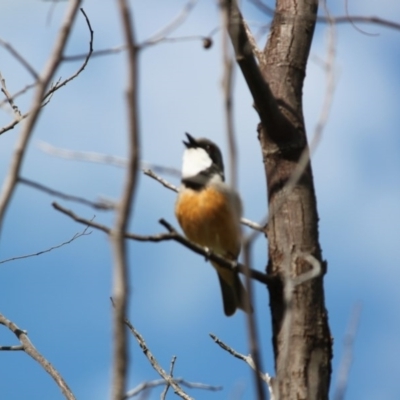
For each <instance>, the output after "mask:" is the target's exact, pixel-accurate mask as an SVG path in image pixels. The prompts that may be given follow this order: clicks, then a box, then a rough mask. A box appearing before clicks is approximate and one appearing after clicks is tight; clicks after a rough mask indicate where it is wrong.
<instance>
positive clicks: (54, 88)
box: [0, 0, 93, 135]
mask: <svg viewBox="0 0 400 400" xmlns="http://www.w3.org/2000/svg"><path fill="white" fill-rule="evenodd" d="M75 1H79V4H80V3H81V2H82V0H75ZM80 11H81V12H82V14H83V15H84V17H85V19H86V23H87V25H88V28H89V31H90V41H89V52H88V54H87V55H86V58H85V61H84V62H83V64H82V66H81V67H80V68H79V69H78V70H77V71H76V72H75V73H74V74H73V75H71V76H70V77H69V78H67V79H65V80H63V81H61V80H59V81H58V82H57V83H56V84H55V85H52V86H51V87H50V89H49V90H47V92H46V91H45V90H46V89H47V87H48V86H49V84H50V82H51V79H52V77H50V79H49V80H48V81H47V82H46V85H43V79H38V80H37V81H36V84H39V83H40V85H41V86H40V88H37V91H36V93H39V91H40V92H41V93H42V99H40V102H41V105H40V107H44V106H46V105H47V104H48V103H49V101H50V99H51V97H52V96H53V94H54V93H55V92H56V91H57V90H59V89H60V88H61V87H63V86H65V85H66V84H67V83H69V82H70V81H72V80H73V79H75V78H76V77H77V76H78V75H79V74H80V73H81V72H82V71H83V70H84V69H85V67H86V65H87V63H88V61H89V58H90V56H91V53H92V51H93V31H92V28H91V26H90V22H89V19H88V17H87V15H86V14H85V11H84V10H83V9H82V8H81V9H80ZM74 18H75V16H74ZM70 28H71V26H70V27H68V35H69V31H70ZM61 32H62V30H61ZM61 32H60V35H61ZM59 56H60V59H59V60H58V64H59V63H60V62H62V61H63V60H62V59H61V57H62V54H59ZM57 67H58V65H57V66H56V68H55V69H57ZM54 72H55V71H53V74H52V75H54ZM42 87H44V90H42ZM34 101H39V99H36V97H35V100H34ZM32 104H34V103H32ZM32 111H33V108H32V107H31V110H30V111H28V112H27V113H25V114H23V115H22V116H21V118H20V119H15V120H14V121H12V122H11V123H9V124H8V125H6V126H4V127H2V128H1V129H0V135H1V134H3V133H4V132H7V131H9V130H11V129H14V127H15V126H16V125H17V124H19V123H20V122H21V121H22V120H23V119H25V118H27V117H28V116H29V115H30V113H31V112H32ZM35 113H36V111H35ZM34 119H35V120H36V117H35V118H34Z"/></svg>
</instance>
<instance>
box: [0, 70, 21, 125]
mask: <svg viewBox="0 0 400 400" xmlns="http://www.w3.org/2000/svg"><path fill="white" fill-rule="evenodd" d="M0 81H1V91H2V92H3V93H4V96H6V99H7V101H8V103H9V104H10V107H11V108H12V110H13V112H14V114H15V119H16V120H21V119H22V115H21V111H19V109H18V107H17V106H16V105H15V103H14V100H13V98H12V96H11V94H10V92H9V91H8V90H7V86H6V80H5V79H4V78H3V75H2V74H1V72H0Z"/></svg>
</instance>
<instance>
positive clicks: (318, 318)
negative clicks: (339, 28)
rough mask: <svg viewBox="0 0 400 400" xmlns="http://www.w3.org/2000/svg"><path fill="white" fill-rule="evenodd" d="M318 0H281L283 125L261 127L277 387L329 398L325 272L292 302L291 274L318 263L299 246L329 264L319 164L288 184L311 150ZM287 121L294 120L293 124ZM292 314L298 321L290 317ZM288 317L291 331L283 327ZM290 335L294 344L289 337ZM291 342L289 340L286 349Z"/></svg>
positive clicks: (288, 394)
mask: <svg viewBox="0 0 400 400" xmlns="http://www.w3.org/2000/svg"><path fill="white" fill-rule="evenodd" d="M317 6H318V2H317V1H314V0H300V1H296V0H278V1H277V8H276V12H275V16H274V19H273V23H272V27H271V33H270V38H269V40H268V43H267V45H266V47H265V50H264V55H265V65H263V67H262V74H263V76H264V78H265V80H266V82H268V84H269V87H270V89H271V91H272V93H273V95H274V97H275V99H276V101H277V104H278V107H279V110H280V112H281V113H282V117H283V118H285V119H286V121H288V122H289V124H288V125H287V126H286V129H285V131H281V130H280V126H279V125H278V126H275V127H272V128H273V129H270V127H264V126H260V130H259V133H260V135H259V138H260V142H261V147H262V152H263V159H264V165H265V173H266V176H267V182H268V201H269V210H270V211H269V212H270V214H271V218H270V221H269V223H268V227H267V236H268V245H269V249H268V255H269V263H268V267H267V272H268V273H269V274H274V275H278V276H279V277H281V283H282V284H280V285H279V284H278V285H276V286H275V287H270V307H271V313H272V326H273V345H274V354H275V368H276V376H277V380H276V385H275V388H274V389H275V390H277V391H278V393H279V399H308V400H312V399H328V391H329V383H330V376H331V364H330V363H331V358H332V343H331V336H330V331H329V326H328V318H327V312H326V309H325V300H324V291H323V278H322V276H321V277H318V278H316V279H313V280H309V281H307V282H305V283H303V284H300V285H298V286H296V287H295V288H294V290H293V297H292V299H291V302H290V304H287V303H286V302H285V296H284V291H283V288H284V282H285V280H284V277H285V274H286V273H289V276H291V277H295V276H299V275H300V274H302V273H304V272H306V271H307V270H309V269H310V264H309V263H307V262H305V261H304V260H302V259H301V258H296V256H295V254H296V253H298V252H301V253H305V254H311V255H313V256H314V257H315V258H316V259H317V260H318V261H319V262H320V263H321V265H322V266H323V267H322V271H323V272H325V264H324V262H323V260H322V255H321V249H320V245H319V238H318V214H317V205H316V198H315V191H314V183H313V176H312V170H311V164H310V163H309V162H308V163H307V166H306V168H305V170H304V172H303V174H302V175H301V178H300V179H299V181H298V182H297V183H296V184H295V186H294V187H293V189H292V190H290V188H289V189H288V188H287V187H285V184H286V183H287V182H288V180H289V179H290V177H291V176H292V175H293V174H294V172H295V170H296V168H297V166H298V163H299V160H300V157H301V155H302V154H303V152H308V145H307V138H306V134H305V126H304V118H303V110H302V88H303V82H304V77H305V69H306V64H307V58H308V55H309V50H310V46H311V41H312V37H313V33H314V27H315V20H316V14H317ZM285 125H286V124H285ZM287 312H290V314H291V316H290V321H289V322H288V324H287V325H286V321H284V319H285V316H286V317H287V315H286V313H287ZM284 322H285V329H289V332H286V335H287V336H286V338H285V329H282V328H283V325H284ZM285 341H286V342H285ZM285 346H287V347H286V348H285Z"/></svg>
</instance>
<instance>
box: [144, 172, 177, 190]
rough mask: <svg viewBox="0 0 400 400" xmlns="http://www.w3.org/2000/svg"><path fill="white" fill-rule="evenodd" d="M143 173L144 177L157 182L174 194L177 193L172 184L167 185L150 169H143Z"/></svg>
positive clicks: (166, 182)
mask: <svg viewBox="0 0 400 400" xmlns="http://www.w3.org/2000/svg"><path fill="white" fill-rule="evenodd" d="M143 173H144V174H145V175H147V176H149V177H150V178H153V179H155V180H156V181H157V182H160V183H161V185H163V186H164V187H166V188H167V189H170V190H173V191H174V192H178V188H177V187H176V186H175V185H173V184H172V183H169V182H168V181H166V180H165V179H163V178H161V177H159V176H158V175H156V174H155V173H154V172H153V171H152V170H151V169H143Z"/></svg>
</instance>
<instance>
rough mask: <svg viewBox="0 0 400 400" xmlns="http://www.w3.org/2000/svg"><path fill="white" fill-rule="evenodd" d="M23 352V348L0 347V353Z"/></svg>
mask: <svg viewBox="0 0 400 400" xmlns="http://www.w3.org/2000/svg"><path fill="white" fill-rule="evenodd" d="M21 350H22V351H23V350H24V346H0V351H21Z"/></svg>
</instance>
